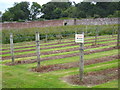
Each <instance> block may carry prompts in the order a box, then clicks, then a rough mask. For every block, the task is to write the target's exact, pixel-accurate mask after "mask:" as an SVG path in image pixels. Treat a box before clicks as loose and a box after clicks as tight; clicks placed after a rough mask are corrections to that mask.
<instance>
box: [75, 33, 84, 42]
mask: <svg viewBox="0 0 120 90" xmlns="http://www.w3.org/2000/svg"><path fill="white" fill-rule="evenodd" d="M75 42H76V43H84V34H75Z"/></svg>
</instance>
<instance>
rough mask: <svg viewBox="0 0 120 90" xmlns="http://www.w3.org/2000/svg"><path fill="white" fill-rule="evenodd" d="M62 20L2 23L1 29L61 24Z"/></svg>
mask: <svg viewBox="0 0 120 90" xmlns="http://www.w3.org/2000/svg"><path fill="white" fill-rule="evenodd" d="M63 21H64V20H48V21H32V22H11V23H2V28H3V29H12V28H31V27H49V26H62V25H63Z"/></svg>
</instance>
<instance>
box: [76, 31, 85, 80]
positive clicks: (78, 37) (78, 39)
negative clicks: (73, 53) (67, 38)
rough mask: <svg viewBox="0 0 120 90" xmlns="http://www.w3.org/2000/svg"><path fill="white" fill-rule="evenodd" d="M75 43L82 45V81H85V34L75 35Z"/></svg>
mask: <svg viewBox="0 0 120 90" xmlns="http://www.w3.org/2000/svg"><path fill="white" fill-rule="evenodd" d="M75 42H76V43H80V69H79V71H80V80H81V81H82V80H83V75H84V32H83V33H82V34H75Z"/></svg>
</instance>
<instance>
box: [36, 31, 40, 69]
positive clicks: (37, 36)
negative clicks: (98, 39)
mask: <svg viewBox="0 0 120 90" xmlns="http://www.w3.org/2000/svg"><path fill="white" fill-rule="evenodd" d="M39 43H40V37H39V32H36V54H37V63H38V64H37V68H40V44H39Z"/></svg>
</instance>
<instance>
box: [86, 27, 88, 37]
mask: <svg viewBox="0 0 120 90" xmlns="http://www.w3.org/2000/svg"><path fill="white" fill-rule="evenodd" d="M87 32H88V26H87V25H86V36H87Z"/></svg>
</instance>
